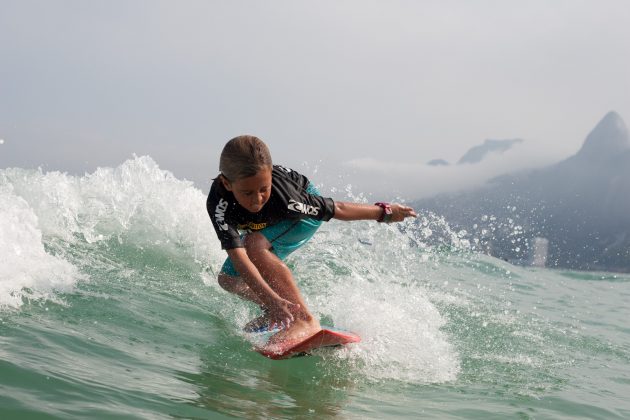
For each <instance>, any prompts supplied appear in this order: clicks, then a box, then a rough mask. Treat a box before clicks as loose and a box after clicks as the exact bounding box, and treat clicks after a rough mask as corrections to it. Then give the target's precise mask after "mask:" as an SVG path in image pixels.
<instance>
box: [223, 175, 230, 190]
mask: <svg viewBox="0 0 630 420" xmlns="http://www.w3.org/2000/svg"><path fill="white" fill-rule="evenodd" d="M220 178H221V183H222V184H223V186H224V187H225V189H226V190H228V191H232V185H231V184H230V181H228V180H227V178H226V177H224V176H223V175H221V177H220Z"/></svg>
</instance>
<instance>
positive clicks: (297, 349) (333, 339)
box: [256, 327, 361, 360]
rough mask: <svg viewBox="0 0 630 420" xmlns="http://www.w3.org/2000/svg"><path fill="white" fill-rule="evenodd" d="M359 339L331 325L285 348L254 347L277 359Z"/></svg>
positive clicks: (263, 353)
mask: <svg viewBox="0 0 630 420" xmlns="http://www.w3.org/2000/svg"><path fill="white" fill-rule="evenodd" d="M359 341H361V337H359V336H358V335H356V334H354V333H351V332H347V331H340V330H335V329H332V328H331V327H323V328H322V330H321V331H319V332H317V333H315V334H314V335H312V336H310V337H309V338H307V339H306V340H304V341H301V342H299V343H295V344H293V345H290V346H288V347H286V348H282V347H281V348H280V349H276V350H274V351H271V350H268V349H266V348H265V347H256V351H257V352H258V353H260V354H262V355H263V356H265V357H268V358H270V359H274V360H279V359H288V358H291V357H296V356H303V355H307V354H309V353H310V352H311V351H312V350H315V349H319V348H322V347H338V346H344V345H346V344H350V343H358V342H359Z"/></svg>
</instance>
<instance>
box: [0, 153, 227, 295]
mask: <svg viewBox="0 0 630 420" xmlns="http://www.w3.org/2000/svg"><path fill="white" fill-rule="evenodd" d="M0 188H2V218H1V220H0V224H1V228H2V237H1V238H0V241H1V242H0V251H1V252H2V254H6V255H7V256H6V257H5V256H3V257H2V259H3V261H2V266H1V267H0V273H1V274H2V277H1V278H2V282H1V284H0V294H1V296H2V297H1V298H0V299H2V303H3V304H5V305H9V304H10V305H11V306H17V305H19V302H21V295H22V293H23V292H21V290H23V289H24V288H28V289H33V293H39V292H41V293H48V292H50V291H51V290H52V289H55V288H58V287H59V288H60V287H61V286H63V285H66V286H68V285H72V284H73V282H74V281H76V278H77V276H78V270H77V269H76V268H74V267H72V265H71V264H70V263H68V262H67V261H65V260H63V259H61V258H59V257H56V256H53V255H50V254H47V253H46V251H45V249H44V243H49V242H48V241H51V240H53V239H54V240H58V241H61V243H70V244H73V243H74V244H78V245H79V246H89V244H94V243H98V242H101V241H109V240H115V241H117V242H118V243H122V242H129V243H133V244H134V245H136V246H140V247H143V246H153V245H159V246H160V249H162V250H164V251H168V250H169V249H173V250H179V249H181V248H182V247H185V248H186V249H187V250H188V251H187V252H190V253H192V255H193V257H194V259H195V260H196V262H198V263H200V264H202V265H211V266H214V265H217V266H218V265H219V264H220V263H221V261H222V259H223V258H225V255H223V253H222V252H221V250H220V246H219V245H218V241H217V239H216V235H215V234H214V232H213V231H212V225H211V224H210V221H209V219H208V215H207V212H206V209H205V196H204V194H203V193H202V192H201V191H200V190H199V189H197V188H195V187H194V186H193V184H192V182H189V181H185V180H184V181H182V180H178V179H177V178H175V177H174V176H173V175H172V174H171V173H170V172H168V171H164V170H162V169H160V168H159V166H158V165H157V164H156V163H155V161H153V160H152V159H151V158H150V157H146V156H145V157H134V158H133V159H129V160H127V161H126V162H124V163H122V164H121V165H120V166H118V167H116V168H99V169H97V170H96V171H95V172H94V173H91V174H86V175H84V176H71V175H68V174H65V173H60V172H43V171H42V170H41V169H40V170H37V171H33V170H24V169H19V168H12V169H4V170H0Z"/></svg>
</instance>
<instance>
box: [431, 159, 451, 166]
mask: <svg viewBox="0 0 630 420" xmlns="http://www.w3.org/2000/svg"><path fill="white" fill-rule="evenodd" d="M427 165H429V166H448V165H449V163H448V162H447V161H445V160H444V159H433V160H430V161H428V162H427Z"/></svg>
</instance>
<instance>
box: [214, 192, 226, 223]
mask: <svg viewBox="0 0 630 420" xmlns="http://www.w3.org/2000/svg"><path fill="white" fill-rule="evenodd" d="M227 208H228V202H227V201H225V200H224V199H220V200H219V204H217V206H216V207H215V209H214V217H215V218H216V219H217V225H218V226H219V229H221V230H228V225H227V223H225V212H226V210H227Z"/></svg>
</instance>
